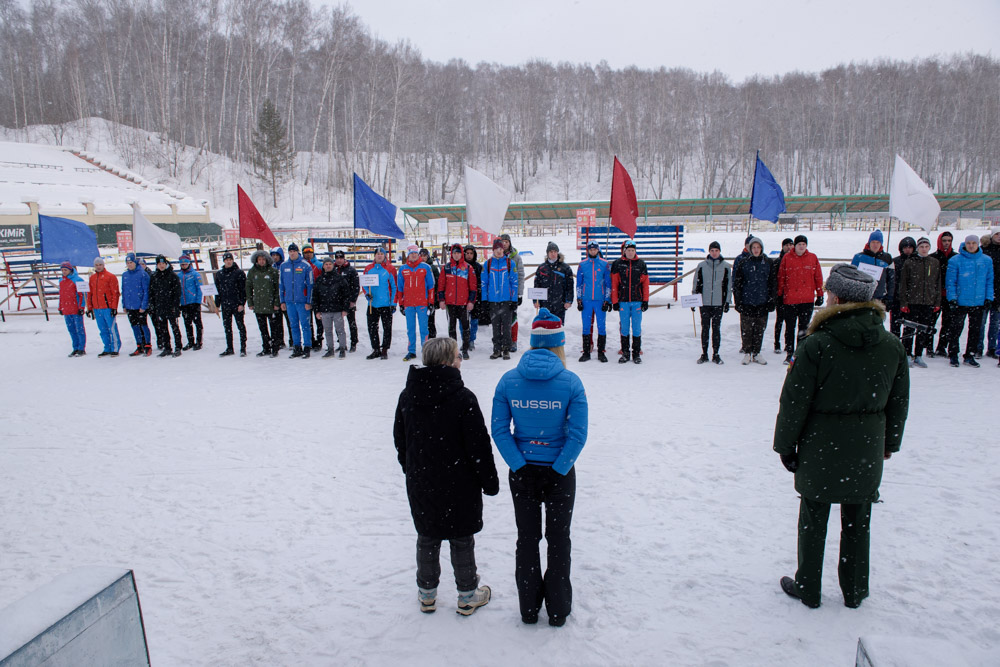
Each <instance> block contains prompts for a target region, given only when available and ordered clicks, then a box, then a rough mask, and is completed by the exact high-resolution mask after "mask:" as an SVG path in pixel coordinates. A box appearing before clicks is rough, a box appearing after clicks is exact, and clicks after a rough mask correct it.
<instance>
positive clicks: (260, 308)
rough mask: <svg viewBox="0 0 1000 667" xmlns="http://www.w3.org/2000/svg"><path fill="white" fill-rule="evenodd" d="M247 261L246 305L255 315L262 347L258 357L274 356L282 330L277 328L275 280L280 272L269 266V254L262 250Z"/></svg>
mask: <svg viewBox="0 0 1000 667" xmlns="http://www.w3.org/2000/svg"><path fill="white" fill-rule="evenodd" d="M250 261H252V262H253V266H252V267H250V270H249V271H247V283H246V289H247V306H249V308H250V310H252V311H253V312H254V315H256V316H257V328H258V329H260V339H261V343H262V345H263V349H262V350H261V351H260V352H258V353H257V356H258V357H266V356H268V355H271V356H272V357H276V356H278V350H279V349H280V348H281V340H282V338H283V337H284V335H285V334H284V333H283V331H282V328H281V310H280V307H279V303H278V301H279V299H278V281H279V280H280V278H281V275H280V274H279V273H278V269H276V268H275V267H274V266H272V265H271V256H270V255H269V254H268V253H267V252H265V251H263V250H258V251H257V252H255V253H254V254H253V255H252V256H251V258H250Z"/></svg>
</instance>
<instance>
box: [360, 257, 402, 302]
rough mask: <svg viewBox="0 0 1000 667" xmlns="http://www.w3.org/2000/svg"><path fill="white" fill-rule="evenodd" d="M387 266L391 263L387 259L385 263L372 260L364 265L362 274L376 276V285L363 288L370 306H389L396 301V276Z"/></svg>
mask: <svg viewBox="0 0 1000 667" xmlns="http://www.w3.org/2000/svg"><path fill="white" fill-rule="evenodd" d="M387 266H388V267H391V266H392V265H391V264H389V263H388V261H387V262H386V263H385V264H376V263H375V262H372V263H371V264H369V265H368V266H367V267H365V273H364V275H366V276H378V287H365V288H364V290H365V294H366V295H367V296H368V299H369V300H370V301H371V307H372V308H391V307H392V305H393V304H394V303H396V276H395V275H393V272H392V271H390V270H388V269H387V268H386V267H387Z"/></svg>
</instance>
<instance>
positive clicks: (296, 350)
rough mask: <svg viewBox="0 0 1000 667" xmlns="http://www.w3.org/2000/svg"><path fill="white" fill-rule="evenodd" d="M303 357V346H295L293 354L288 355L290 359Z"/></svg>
mask: <svg viewBox="0 0 1000 667" xmlns="http://www.w3.org/2000/svg"><path fill="white" fill-rule="evenodd" d="M301 356H302V346H301V345H295V346H294V347H293V349H292V353H291V354H290V355H288V358H289V359H294V358H296V357H301Z"/></svg>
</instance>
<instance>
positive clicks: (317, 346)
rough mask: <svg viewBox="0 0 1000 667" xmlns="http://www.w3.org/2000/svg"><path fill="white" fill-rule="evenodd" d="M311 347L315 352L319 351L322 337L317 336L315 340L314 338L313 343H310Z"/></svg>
mask: <svg viewBox="0 0 1000 667" xmlns="http://www.w3.org/2000/svg"><path fill="white" fill-rule="evenodd" d="M312 349H314V350H316V351H317V352H318V351H320V350H322V349H323V339H322V338H317V339H316V340H314V341H313V344H312Z"/></svg>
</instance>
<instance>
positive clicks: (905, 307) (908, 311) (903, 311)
mask: <svg viewBox="0 0 1000 667" xmlns="http://www.w3.org/2000/svg"><path fill="white" fill-rule="evenodd" d="M899 312H901V313H906V314H907V315H909V313H910V307H909V306H903V307H902V308H900V309H899Z"/></svg>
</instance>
